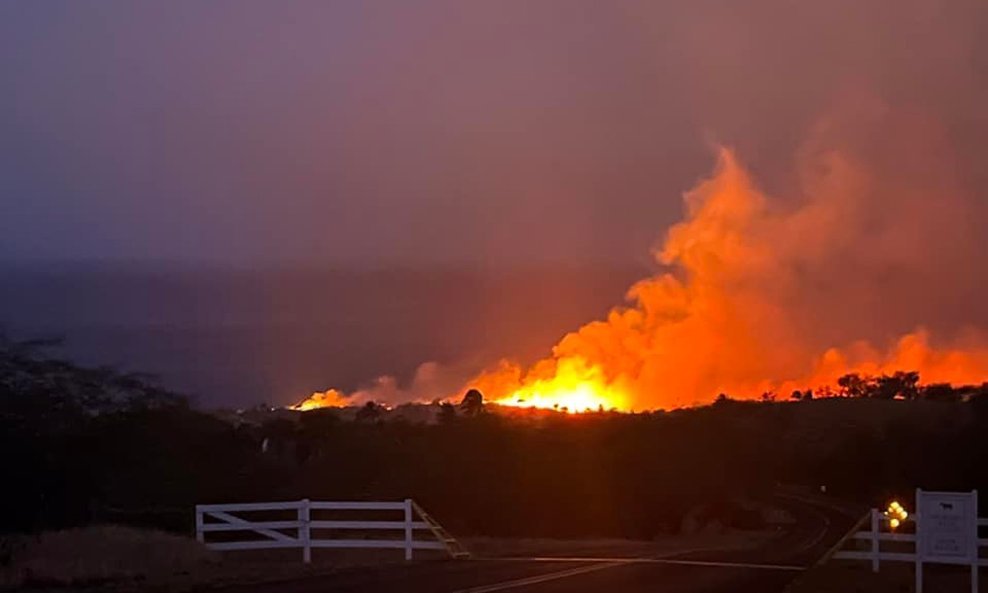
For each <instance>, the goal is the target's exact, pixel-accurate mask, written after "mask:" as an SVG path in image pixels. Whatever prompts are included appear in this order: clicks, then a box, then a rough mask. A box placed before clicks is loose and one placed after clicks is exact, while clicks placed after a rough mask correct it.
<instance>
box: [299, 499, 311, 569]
mask: <svg viewBox="0 0 988 593" xmlns="http://www.w3.org/2000/svg"><path fill="white" fill-rule="evenodd" d="M298 536H299V539H300V540H302V562H305V563H306V564H308V563H310V562H312V545H311V541H312V533H311V530H310V529H309V499H308V498H303V499H302V500H301V501H300V502H299V506H298Z"/></svg>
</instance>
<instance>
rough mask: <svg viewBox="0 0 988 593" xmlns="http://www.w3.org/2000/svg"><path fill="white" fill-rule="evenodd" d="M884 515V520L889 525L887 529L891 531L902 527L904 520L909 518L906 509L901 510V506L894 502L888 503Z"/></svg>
mask: <svg viewBox="0 0 988 593" xmlns="http://www.w3.org/2000/svg"><path fill="white" fill-rule="evenodd" d="M884 514H885V519H886V520H887V521H888V523H889V528H891V529H893V530H894V529H897V528H898V527H899V526H900V525H902V523H903V522H905V520H906V518H907V517H909V513H907V512H906V509H904V508H902V505H901V504H899V502H898V501H895V500H893V501H892V502H891V503H889V506H888V508H887V509H885V513H884Z"/></svg>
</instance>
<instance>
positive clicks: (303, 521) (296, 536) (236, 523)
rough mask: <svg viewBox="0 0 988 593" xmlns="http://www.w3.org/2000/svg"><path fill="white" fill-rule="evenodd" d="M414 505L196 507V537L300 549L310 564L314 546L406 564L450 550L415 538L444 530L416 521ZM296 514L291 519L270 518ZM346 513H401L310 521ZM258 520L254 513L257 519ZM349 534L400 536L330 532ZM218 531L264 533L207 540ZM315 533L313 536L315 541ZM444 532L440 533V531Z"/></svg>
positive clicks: (223, 546)
mask: <svg viewBox="0 0 988 593" xmlns="http://www.w3.org/2000/svg"><path fill="white" fill-rule="evenodd" d="M416 508H417V506H416V505H415V504H414V503H413V502H412V500H411V499H410V498H408V499H405V500H404V501H401V502H317V501H310V500H308V499H304V500H299V501H292V502H256V503H239V504H201V505H196V539H198V540H199V541H200V542H201V543H203V544H204V545H205V546H206V547H207V548H209V549H211V550H260V549H275V548H301V549H302V560H303V561H304V562H311V561H312V549H313V548H352V549H358V548H384V549H398V550H404V551H405V560H411V559H412V553H413V551H414V550H443V549H448V547H449V546H448V543H447V542H444V541H429V540H422V539H415V533H416V531H422V530H426V531H429V532H431V533H432V534H433V535H434V536H435V534H436V533H437V530H441V529H442V528H441V527H440V526H439V525H438V524H434V522H433V521H432V520H431V518H429V519H428V521H426V520H421V518H420V519H416V518H415V514H416ZM290 511H295V516H294V518H290V519H287V518H283V517H282V518H277V519H275V518H272V517H271V516H272V515H287V514H289V512H290ZM328 511H347V512H348V513H349V514H354V513H362V512H370V511H375V512H377V514H378V515H380V514H381V513H382V512H390V513H393V514H397V513H399V512H400V513H402V514H401V519H400V520H380V519H375V520H352V519H347V520H330V519H324V520H320V519H314V518H313V514H314V513H320V512H328ZM260 512H263V513H265V514H266V515H268V517H265V520H255V521H251V520H248V519H246V518H244V517H241V516H237V515H235V514H234V513H238V514H243V513H255V514H256V513H260ZM255 516H256V515H255ZM333 530H336V531H338V532H339V531H344V532H347V533H348V534H352V533H353V532H365V531H371V532H401V534H402V537H401V538H400V539H398V538H388V539H384V538H376V539H365V538H356V537H352V536H350V537H344V538H333V537H330V536H331V535H332V531H333ZM220 532H241V533H242V532H250V533H254V534H258V535H263V536H264V538H263V539H251V540H242V539H236V540H233V541H215V540H214V541H207V534H211V533H220ZM313 532H317V533H316V535H320V537H315V536H314V535H313ZM441 533H444V532H441Z"/></svg>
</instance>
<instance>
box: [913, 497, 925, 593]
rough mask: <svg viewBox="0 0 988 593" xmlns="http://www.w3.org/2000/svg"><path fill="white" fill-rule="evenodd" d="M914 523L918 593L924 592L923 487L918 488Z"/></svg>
mask: <svg viewBox="0 0 988 593" xmlns="http://www.w3.org/2000/svg"><path fill="white" fill-rule="evenodd" d="M914 512H915V514H914V515H913V524H914V525H915V526H916V549H915V551H914V553H915V554H916V568H915V572H916V593H923V553H924V550H923V546H922V543H923V523H922V521H923V489H922V488H917V489H916V510H915V511H914Z"/></svg>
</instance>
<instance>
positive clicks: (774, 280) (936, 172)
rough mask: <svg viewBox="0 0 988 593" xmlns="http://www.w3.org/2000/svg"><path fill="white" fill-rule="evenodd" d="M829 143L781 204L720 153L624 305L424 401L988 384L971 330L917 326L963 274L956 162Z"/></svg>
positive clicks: (813, 150)
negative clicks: (912, 380)
mask: <svg viewBox="0 0 988 593" xmlns="http://www.w3.org/2000/svg"><path fill="white" fill-rule="evenodd" d="M829 132H831V130H830V129H828V128H826V127H823V128H822V131H820V133H819V134H818V136H821V137H823V138H824V139H826V137H827V135H828V133H829ZM893 140H895V139H894V138H893ZM926 140H927V141H930V139H929V138H926ZM932 141H935V138H934V139H933V140H932ZM932 141H931V142H932ZM826 147H827V143H826V141H819V142H817V143H816V144H813V145H810V146H809V147H808V148H807V149H806V150H805V151H804V152H805V153H806V154H804V155H802V157H803V159H802V160H803V161H804V163H803V166H802V167H801V169H800V170H799V172H798V175H797V177H798V181H797V183H796V186H797V190H796V191H795V194H796V195H795V197H794V198H792V199H789V200H780V199H776V198H774V197H769V196H768V195H767V193H766V192H764V191H762V190H761V189H760V188H759V187H758V186H757V184H756V183H755V181H754V180H753V178H752V175H751V174H750V173H749V172H748V171H747V170H746V169H745V167H744V166H742V164H741V163H740V162H739V160H738V157H737V156H736V155H735V154H734V152H732V151H731V150H728V149H720V150H719V153H718V158H717V165H716V168H715V171H714V173H713V175H712V176H710V177H709V178H708V179H705V180H703V181H701V182H700V183H699V184H698V185H697V186H696V187H695V188H694V189H692V190H691V191H689V192H688V193H687V194H686V196H685V203H686V218H685V220H684V221H682V222H680V223H679V224H676V225H674V226H673V227H671V228H670V229H669V230H668V232H667V233H666V236H665V240H664V242H663V243H662V245H661V247H659V248H658V249H657V250H656V252H655V257H656V260H657V262H658V264H659V265H660V266H661V271H660V273H658V274H656V275H655V276H653V277H650V278H646V279H644V280H641V281H640V282H638V283H637V284H635V285H634V286H632V287H631V288H630V290H629V291H628V293H627V294H628V299H629V301H630V304H629V305H628V306H623V307H617V308H615V309H613V310H612V311H611V312H610V313H609V314H608V315H607V317H606V319H602V320H599V321H593V322H590V323H588V324H586V325H584V326H583V327H581V328H579V329H577V330H576V331H574V332H572V333H570V334H568V335H566V336H565V337H563V338H562V339H561V340H560V341H559V342H558V343H557V344H556V346H555V347H554V348H553V349H552V353H551V356H549V357H548V358H546V359H544V360H542V361H539V362H537V363H535V364H533V365H531V366H529V367H527V368H525V367H523V366H522V365H520V364H517V363H515V362H511V361H502V362H500V363H499V364H498V365H496V366H495V367H494V368H491V369H488V370H486V371H484V372H482V373H480V374H479V375H477V376H475V377H473V378H472V379H470V380H468V381H466V382H465V383H462V384H459V385H458V386H457V388H455V389H453V390H452V391H451V392H450V391H446V392H435V391H433V392H432V394H431V398H436V397H456V396H458V395H459V394H462V393H463V392H464V391H465V390H466V389H468V388H477V389H479V390H480V391H482V392H483V393H484V394H485V396H486V397H487V398H488V399H492V400H494V401H497V402H499V403H502V404H507V405H518V406H535V407H558V408H566V409H568V410H570V411H582V410H586V409H598V408H601V407H602V408H605V409H610V408H617V409H621V410H642V409H652V408H670V407H679V406H686V405H692V404H695V403H703V402H708V401H711V400H712V399H713V398H714V397H716V396H717V394H719V393H728V394H731V395H732V396H735V397H746V398H753V397H759V396H761V395H762V394H764V393H768V392H775V393H779V394H788V393H790V392H791V391H792V390H793V389H796V388H799V389H804V388H812V389H815V390H820V389H823V390H824V391H826V390H827V389H829V388H836V385H837V379H838V378H839V377H841V376H842V375H844V374H847V373H851V372H855V373H861V374H864V375H879V374H883V373H889V374H891V373H892V372H895V371H898V370H908V371H918V372H919V373H920V375H921V376H922V378H923V379H924V381H926V382H928V383H934V382H944V383H952V384H970V383H981V382H982V381H984V380H985V379H988V347H986V346H985V345H984V342H982V341H981V340H980V338H979V337H978V335H977V334H976V332H974V331H973V330H970V329H964V328H962V327H960V325H958V327H956V328H954V331H952V332H951V333H950V335H951V336H952V341H950V342H942V341H939V340H940V339H942V336H939V335H938V336H937V338H938V340H935V339H934V337H933V336H932V335H931V332H929V331H927V330H926V329H924V328H923V326H922V322H923V321H924V319H923V318H922V317H921V315H922V312H923V311H927V310H930V308H931V307H938V306H942V304H941V302H943V301H945V300H947V299H945V298H944V297H943V296H942V293H944V291H949V289H950V288H951V286H950V280H949V279H945V278H946V276H945V274H947V273H948V272H949V273H952V274H954V275H955V276H956V270H953V268H951V270H947V271H945V268H949V267H950V266H954V265H956V264H957V262H958V261H960V262H962V263H963V259H962V256H963V255H964V254H965V253H966V252H968V251H970V245H968V243H967V241H968V237H969V236H970V233H969V232H968V231H969V227H968V225H969V224H970V222H969V221H968V216H967V209H966V208H967V206H966V201H965V200H964V199H962V195H961V192H960V191H959V190H958V189H957V187H956V184H954V183H953V181H952V179H951V178H950V177H949V174H941V171H943V170H945V169H946V170H949V167H942V166H940V165H938V164H937V162H936V158H935V157H932V156H929V155H930V154H934V152H933V147H930V146H925V147H924V146H922V145H916V144H908V143H907V144H904V145H902V146H897V147H893V148H891V149H889V150H891V152H892V153H893V156H896V157H897V158H894V159H891V161H890V162H886V161H889V159H888V154H887V151H886V152H885V153H883V156H882V159H881V162H879V164H878V165H874V163H872V164H871V165H870V166H868V167H865V166H863V165H861V164H860V161H861V159H862V157H861V154H867V151H858V152H853V151H852V152H850V153H848V152H846V151H840V150H834V149H828V148H826ZM928 158H929V159H932V160H933V161H934V162H933V163H932V164H931V163H929V162H927V161H926V160H924V159H928ZM882 162H884V163H885V165H882V164H881V163H882ZM883 166H888V167H891V168H893V169H895V172H894V174H890V175H886V174H885V172H884V171H883V170H882V167H883ZM948 262H949V264H950V266H948V265H946V264H947V263H948ZM962 273H963V272H962ZM901 278H906V279H907V281H905V282H903V281H902V280H901ZM962 314H963V312H962ZM886 319H891V321H889V322H888V323H886V324H885V325H884V326H883V325H882V323H879V321H884V320H886ZM906 323H908V324H909V325H908V327H902V326H903V325H904V324H906ZM896 325H898V326H899V327H896ZM886 326H887V327H886ZM876 344H883V345H882V346H878V345H876ZM436 373H441V371H437V370H436V369H435V368H433V369H431V371H430V373H429V375H430V376H432V375H435V374H436ZM420 387H421V386H420ZM394 392H395V391H394V390H393V389H392V390H391V391H390V392H389V393H391V394H392V395H393V394H394ZM379 395H380V391H375V390H374V389H371V390H368V391H364V392H360V393H359V394H357V398H356V399H357V400H360V399H375V398H377V397H378V396H379ZM421 396H422V392H421V388H419V391H418V392H417V397H420V398H421ZM431 398H426V399H431ZM341 401H354V400H353V399H350V398H347V397H345V396H343V395H342V394H340V393H338V392H336V391H330V392H326V393H324V394H316V395H315V396H314V397H313V398H310V399H309V400H306V401H305V402H303V403H302V404H300V406H301V407H302V408H306V407H312V406H318V405H338V404H339V403H340V402H341Z"/></svg>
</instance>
